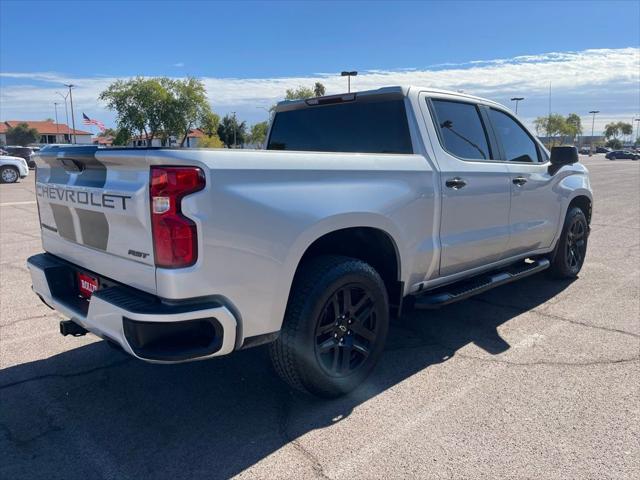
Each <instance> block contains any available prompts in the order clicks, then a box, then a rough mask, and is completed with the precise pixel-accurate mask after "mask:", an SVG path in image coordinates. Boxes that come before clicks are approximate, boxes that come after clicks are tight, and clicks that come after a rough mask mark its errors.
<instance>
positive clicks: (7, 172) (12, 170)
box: [0, 165, 20, 183]
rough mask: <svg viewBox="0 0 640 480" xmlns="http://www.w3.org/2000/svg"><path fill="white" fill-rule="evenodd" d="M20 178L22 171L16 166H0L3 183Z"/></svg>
mask: <svg viewBox="0 0 640 480" xmlns="http://www.w3.org/2000/svg"><path fill="white" fill-rule="evenodd" d="M19 178H20V172H18V169H17V168H16V167H12V166H10V165H5V166H3V167H0V182H2V183H15V182H17V181H18V179H19Z"/></svg>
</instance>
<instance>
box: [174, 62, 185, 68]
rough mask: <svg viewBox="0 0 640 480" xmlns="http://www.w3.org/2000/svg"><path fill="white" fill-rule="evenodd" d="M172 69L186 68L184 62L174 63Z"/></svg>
mask: <svg viewBox="0 0 640 480" xmlns="http://www.w3.org/2000/svg"><path fill="white" fill-rule="evenodd" d="M171 66H172V67H176V68H182V67H184V63H182V62H178V63H174V64H173V65H171Z"/></svg>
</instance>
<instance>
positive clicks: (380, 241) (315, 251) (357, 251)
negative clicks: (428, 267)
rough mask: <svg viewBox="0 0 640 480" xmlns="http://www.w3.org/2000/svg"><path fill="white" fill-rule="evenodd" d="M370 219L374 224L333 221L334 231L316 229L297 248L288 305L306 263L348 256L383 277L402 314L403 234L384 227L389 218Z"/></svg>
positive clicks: (394, 306) (393, 303)
mask: <svg viewBox="0 0 640 480" xmlns="http://www.w3.org/2000/svg"><path fill="white" fill-rule="evenodd" d="M345 220H346V221H345ZM369 220H373V221H368V222H362V221H361V222H350V221H349V220H348V219H346V218H342V219H341V220H340V221H338V222H335V221H333V222H331V223H332V224H333V228H326V227H325V228H321V229H319V230H318V229H314V235H312V236H308V237H307V238H306V240H305V241H304V246H303V247H302V248H299V249H294V251H296V252H297V253H295V254H293V255H295V257H294V260H293V262H292V263H293V264H292V265H291V268H290V269H288V270H289V271H290V273H289V274H288V275H287V277H288V280H289V281H288V284H287V286H286V288H287V290H286V299H287V302H288V299H289V296H290V295H291V291H292V288H293V283H294V281H295V278H296V275H297V273H298V271H299V270H300V266H301V265H302V263H303V262H305V261H307V260H309V259H310V258H313V257H315V256H319V255H344V256H347V257H352V258H357V259H359V260H362V261H364V262H367V263H368V264H370V265H371V266H372V267H373V268H374V269H375V270H376V271H377V272H378V273H379V274H380V276H381V277H382V280H383V282H384V284H385V287H386V289H387V294H388V296H389V303H390V306H391V310H392V314H396V313H398V312H399V310H400V308H401V303H402V297H403V294H404V283H403V281H402V275H403V272H402V252H401V249H400V246H399V245H400V244H399V242H398V236H399V234H398V232H397V231H396V230H395V228H394V225H393V224H386V225H384V223H385V220H388V219H380V217H378V216H376V219H369Z"/></svg>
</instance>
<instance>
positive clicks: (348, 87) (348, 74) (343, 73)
mask: <svg viewBox="0 0 640 480" xmlns="http://www.w3.org/2000/svg"><path fill="white" fill-rule="evenodd" d="M356 75H358V72H356V71H355V70H352V71H350V72H342V73H341V74H340V76H341V77H347V82H348V83H347V93H351V77H355V76H356Z"/></svg>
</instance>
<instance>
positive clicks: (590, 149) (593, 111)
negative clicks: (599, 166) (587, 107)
mask: <svg viewBox="0 0 640 480" xmlns="http://www.w3.org/2000/svg"><path fill="white" fill-rule="evenodd" d="M589 113H590V114H592V115H593V117H592V118H591V142H589V143H590V144H591V145H589V156H591V155H593V127H594V126H595V124H596V113H600V110H591V111H590V112H589Z"/></svg>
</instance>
